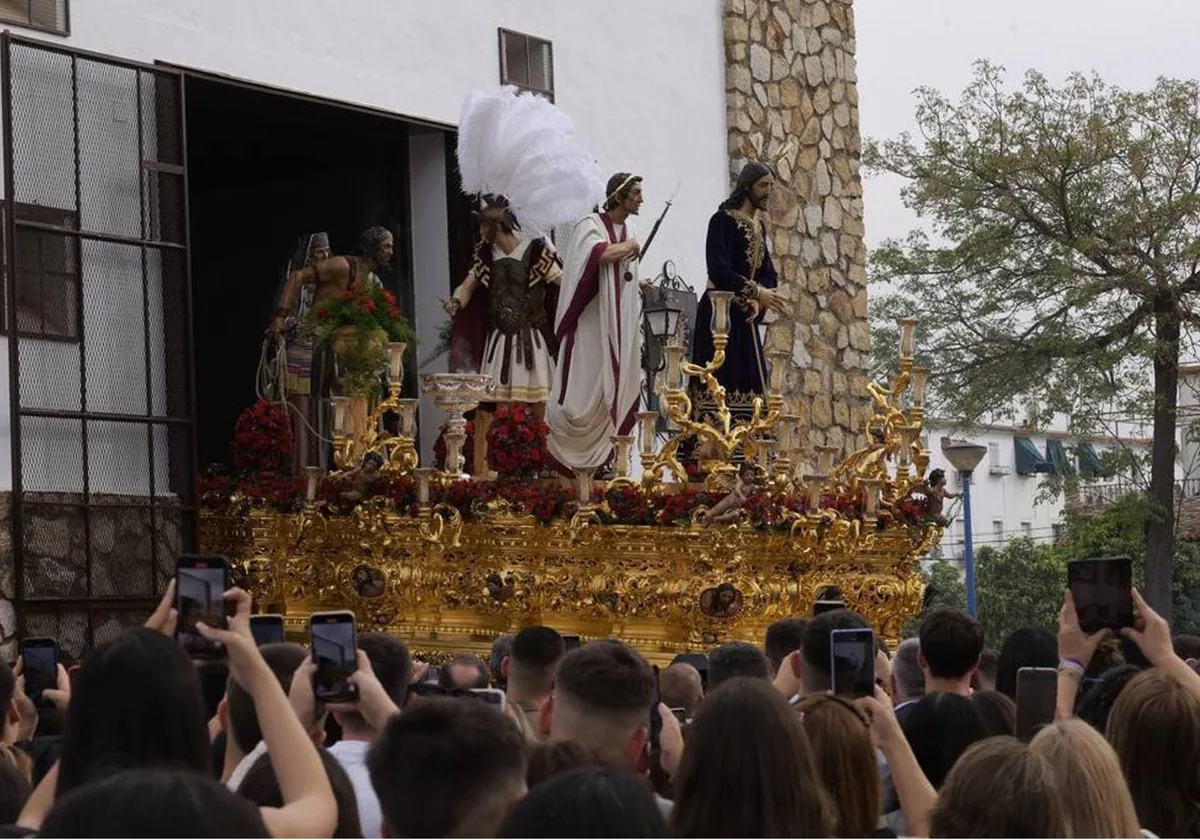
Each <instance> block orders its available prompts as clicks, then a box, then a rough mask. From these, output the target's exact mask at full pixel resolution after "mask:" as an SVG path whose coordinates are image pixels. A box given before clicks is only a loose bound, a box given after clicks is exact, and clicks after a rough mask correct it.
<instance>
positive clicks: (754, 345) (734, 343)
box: [692, 163, 778, 403]
mask: <svg viewBox="0 0 1200 840" xmlns="http://www.w3.org/2000/svg"><path fill="white" fill-rule="evenodd" d="M770 174H771V170H770V169H769V168H767V166H766V165H765V164H761V163H749V164H747V165H746V167H745V168H744V169H743V170H742V173H741V175H740V176H739V177H738V181H737V187H736V188H735V189H734V192H733V195H731V196H730V197H729V199H728V200H726V201H725V202H723V203H722V204H721V206H720V208H719V209H718V210H717V212H716V213H714V214H713V216H712V218H711V219H710V220H709V223H708V239H707V242H706V246H705V255H706V259H707V263H708V290H706V291H705V293H704V296H703V297H701V298H700V306H699V308H698V309H697V310H696V333H695V336H694V338H693V339H692V362H693V363H694V364H697V365H705V364H708V362H710V361H712V358H713V353H714V352H715V348H714V347H713V331H712V314H713V307H712V300H711V299H710V298H709V296H708V291H712V290H717V291H723V292H733V293H734V298H733V306H731V307H730V310H729V341H728V343H727V344H726V347H725V364H724V366H722V367H721V369H720V370H718V371H717V372H716V377H717V381H718V382H720V383H721V384H722V385H723V386H725V390H726V393H727V394H728V397H729V400H730V402H731V403H733V402H743V401H748V400H749V399H752V398H753V397H754V396H756V395H761V394H762V393H763V392H764V390H765V385H766V379H767V376H768V374H769V370H768V369H767V362H766V359H765V357H764V355H763V349H762V340H761V339H760V337H759V334H758V325H759V324H760V323H762V320H763V318H764V316H765V315H766V311H767V308H766V307H765V306H761V305H760V302H759V297H760V292H761V290H762V289H774V288H775V287H776V285H777V284H778V278H777V275H776V273H775V265H774V263H772V262H771V252H770V250H769V249H768V248H767V234H766V229H765V227H764V225H763V223H762V222H761V221H760V220H759V219H758V217H757V216H756V215H755V214H754V209H757V208H755V207H754V206H753V193H752V190H753V187H754V185H755V183H756V182H758V181H759V180H761V179H763V178H765V177H766V176H768V175H770ZM748 203H749V204H751V208H750V212H746V205H747V204H748ZM763 204H765V202H763Z"/></svg>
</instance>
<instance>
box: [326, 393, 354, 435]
mask: <svg viewBox="0 0 1200 840" xmlns="http://www.w3.org/2000/svg"><path fill="white" fill-rule="evenodd" d="M329 401H330V402H331V403H333V433H334V434H335V435H344V434H346V431H347V429H346V426H347V424H348V423H349V422H350V398H349V397H330V398H329Z"/></svg>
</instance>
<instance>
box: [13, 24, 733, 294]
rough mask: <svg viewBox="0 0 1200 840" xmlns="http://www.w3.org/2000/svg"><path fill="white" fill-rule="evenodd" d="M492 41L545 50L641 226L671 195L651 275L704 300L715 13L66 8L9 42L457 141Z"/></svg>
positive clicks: (719, 112)
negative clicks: (340, 109)
mask: <svg viewBox="0 0 1200 840" xmlns="http://www.w3.org/2000/svg"><path fill="white" fill-rule="evenodd" d="M501 27H503V28H505V29H512V30H516V31H519V32H523V33H527V34H529V35H533V36H536V37H538V38H544V39H546V40H549V41H551V42H552V43H553V46H554V88H555V101H556V103H557V104H558V105H559V106H560V107H561V108H562V109H563V110H564V111H565V112H566V113H567V114H569V115H570V116H571V118H572V119H573V120H574V121H575V129H576V134H577V135H578V137H579V138H580V140H581V142H582V143H583V145H584V146H585V148H587V149H589V150H590V151H591V152H592V153H593V154H594V155H595V156H596V158H597V159H598V160H599V161H600V166H601V169H603V170H604V171H606V172H610V171H611V172H616V171H618V170H625V171H634V172H638V173H639V174H642V175H644V176H645V177H646V182H645V194H646V206H645V207H644V208H643V212H644V213H645V214H647V215H650V216H653V215H657V213H658V212H659V210H660V209H661V207H662V202H663V201H664V200H666V199H667V198H668V197H669V196H670V194H671V192H672V190H674V188H675V186H676V184H681V188H680V192H679V197H678V201H677V203H676V204H675V207H674V209H672V211H671V215H670V217H669V218H668V220H667V221H666V222H665V223H664V224H663V228H662V230H661V232H660V233H659V237H658V240H657V241H656V242H655V245H654V249H653V252H652V254H651V255H650V259H649V262H650V264H651V265H661V261H662V260H664V259H666V258H667V257H671V258H673V259H675V260H676V262H677V264H678V268H679V272H680V274H681V275H682V276H683V277H684V278H685V279H687V280H688V281H690V282H691V283H692V284H693V285H696V284H701V285H702V283H703V277H704V233H705V230H706V229H707V223H708V217H709V216H710V215H711V214H712V212H713V211H714V210H715V209H716V204H717V202H718V201H719V200H720V199H721V198H723V197H724V195H725V193H726V192H727V190H728V174H727V168H728V163H727V161H728V158H727V155H726V124H725V63H724V39H723V30H722V22H721V0H654V2H652V3H646V2H634V0H570V2H566V0H487V1H486V2H480V0H436V1H435V2H431V0H353V2H346V0H249V2H240V3H232V2H212V1H211V0H209V1H208V2H202V1H201V0H103V2H96V0H74V2H72V4H71V30H72V32H71V36H70V37H69V38H66V39H62V38H55V37H54V36H48V35H44V34H42V33H22V34H29V35H31V36H33V37H41V38H45V39H47V40H55V41H64V40H65V42H66V43H67V44H69V45H70V46H72V47H79V48H81V49H86V50H93V51H96V52H100V53H106V54H112V55H117V56H121V57H123V58H128V59H133V60H138V61H144V62H151V63H152V62H155V61H162V62H166V63H170V64H177V65H180V66H184V67H188V68H192V69H198V70H205V71H209V72H214V73H221V74H225V75H228V76H232V77H235V78H240V79H245V80H249V81H254V82H258V83H262V84H267V85H272V86H276V87H281V88H287V89H290V90H296V91H303V92H306V93H309V94H313V95H316V96H322V97H326V98H329V99H335V100H340V101H344V102H353V103H357V104H361V105H367V106H370V107H374V108H379V109H382V110H385V111H390V112H393V113H396V114H401V115H404V116H409V117H414V118H419V119H423V120H429V121H433V122H438V123H443V124H446V125H454V124H455V123H457V121H458V116H459V112H460V109H461V107H462V103H463V100H464V99H465V98H466V96H467V94H468V93H470V92H471V91H472V90H476V89H480V88H488V87H494V86H496V85H498V84H499V74H500V69H499V68H500V61H499V54H498V50H499V36H498V30H499V29H500V28H501ZM642 224H643V227H649V220H643V223H642Z"/></svg>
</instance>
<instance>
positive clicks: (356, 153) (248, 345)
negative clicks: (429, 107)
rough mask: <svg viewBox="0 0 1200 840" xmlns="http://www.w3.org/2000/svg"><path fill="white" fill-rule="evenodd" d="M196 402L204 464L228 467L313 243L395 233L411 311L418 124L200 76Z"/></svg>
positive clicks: (392, 278)
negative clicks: (380, 229) (274, 324)
mask: <svg viewBox="0 0 1200 840" xmlns="http://www.w3.org/2000/svg"><path fill="white" fill-rule="evenodd" d="M185 78H186V102H187V150H188V167H189V170H188V177H189V185H190V194H189V197H190V200H189V206H188V209H189V213H190V219H189V221H190V226H191V227H190V230H191V249H192V252H191V256H192V292H193V307H194V323H195V359H196V406H197V421H198V423H197V425H198V447H199V461H200V464H201V465H205V464H211V463H216V462H220V463H228V459H229V441H230V438H231V436H232V433H233V426H234V423H235V422H236V420H237V416H238V414H239V413H240V412H241V411H242V410H243V409H245V408H247V407H248V406H250V405H251V404H253V403H254V401H255V399H256V395H255V374H256V370H257V366H258V360H259V354H260V350H261V346H262V338H263V332H264V330H265V329H266V327H267V324H268V322H269V319H270V316H271V313H272V311H273V310H274V308H275V306H276V295H277V294H278V291H279V288H280V286H281V283H282V281H283V272H284V268H285V266H286V264H287V260H288V258H289V256H290V255H291V253H292V250H293V249H294V247H295V245H296V243H297V241H298V240H299V238H300V237H301V236H302V235H305V234H308V233H312V232H314V231H327V232H328V233H329V236H330V240H331V242H332V245H333V252H334V253H335V254H353V253H357V250H358V236H359V233H360V232H361V231H362V230H364V229H365V228H367V227H370V226H371V225H383V226H384V227H386V228H388V229H389V230H391V231H392V232H393V233H394V234H395V236H396V260H395V263H394V265H393V267H392V270H391V272H390V273H389V274H387V275H385V276H384V278H383V279H384V282H385V283H386V284H387V285H388V287H389V288H392V289H393V290H394V291H396V293H397V294H398V295H399V298H400V302H401V308H402V309H403V311H405V312H412V311H413V307H412V296H413V288H412V272H411V259H410V238H409V228H410V225H409V188H408V185H409V174H408V173H409V170H408V124H407V123H405V122H404V121H402V120H400V119H398V118H390V117H388V116H385V115H378V114H372V113H369V112H364V111H361V110H356V109H353V108H349V107H340V106H338V105H336V104H330V103H325V102H320V101H315V100H312V99H306V98H302V97H297V96H292V95H288V94H286V93H280V92H274V91H269V90H266V89H261V88H255V87H250V86H246V85H242V84H239V83H233V82H225V81H221V80H217V79H212V78H207V77H202V76H192V75H188V76H186V77H185Z"/></svg>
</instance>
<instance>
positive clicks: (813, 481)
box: [805, 473, 829, 517]
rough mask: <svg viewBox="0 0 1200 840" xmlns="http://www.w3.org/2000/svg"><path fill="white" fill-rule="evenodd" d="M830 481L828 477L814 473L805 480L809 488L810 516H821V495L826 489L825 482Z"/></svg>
mask: <svg viewBox="0 0 1200 840" xmlns="http://www.w3.org/2000/svg"><path fill="white" fill-rule="evenodd" d="M828 479H829V476H827V475H818V474H816V473H813V474H812V475H809V476H808V477H807V479H806V480H805V483H806V484H807V486H808V512H809V515H810V516H816V517H820V515H821V494H822V493H823V492H824V489H825V482H826V481H827V480H828Z"/></svg>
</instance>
